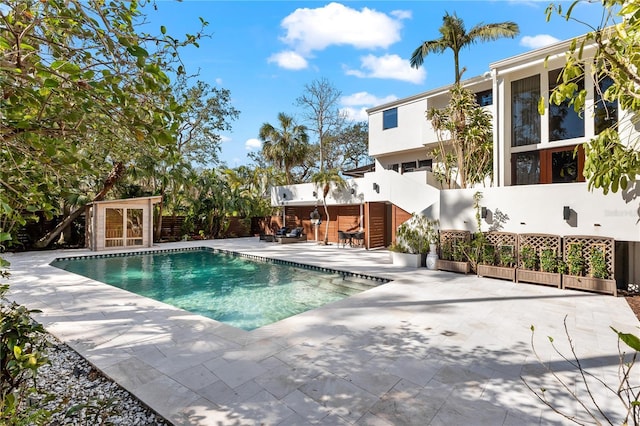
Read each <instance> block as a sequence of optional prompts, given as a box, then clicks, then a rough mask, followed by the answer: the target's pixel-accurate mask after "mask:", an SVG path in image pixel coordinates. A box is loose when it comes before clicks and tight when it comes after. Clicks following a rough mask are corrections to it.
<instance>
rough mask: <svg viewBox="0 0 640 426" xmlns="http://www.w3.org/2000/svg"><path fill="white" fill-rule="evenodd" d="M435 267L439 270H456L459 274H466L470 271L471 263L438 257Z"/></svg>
mask: <svg viewBox="0 0 640 426" xmlns="http://www.w3.org/2000/svg"><path fill="white" fill-rule="evenodd" d="M436 269H439V270H441V271H450V272H457V273H459V274H468V273H469V272H471V264H470V263H469V262H458V261H455V260H442V259H438V260H437V261H436Z"/></svg>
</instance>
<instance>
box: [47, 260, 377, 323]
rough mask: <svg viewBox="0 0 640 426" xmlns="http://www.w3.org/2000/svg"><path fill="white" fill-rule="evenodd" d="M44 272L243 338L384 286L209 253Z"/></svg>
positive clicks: (65, 264)
mask: <svg viewBox="0 0 640 426" xmlns="http://www.w3.org/2000/svg"><path fill="white" fill-rule="evenodd" d="M51 265H52V266H55V267H57V268H60V269H64V270H66V271H69V272H73V273H76V274H79V275H83V276H85V277H88V278H91V279H94V280H96V281H100V282H103V283H106V284H109V285H112V286H115V287H119V288H122V289H124V290H127V291H130V292H132V293H136V294H139V295H142V296H146V297H149V298H151V299H154V300H158V301H160V302H164V303H167V304H169V305H172V306H176V307H178V308H181V309H184V310H186V311H189V312H193V313H195V314H198V315H202V316H205V317H208V318H211V319H214V320H217V321H221V322H224V323H226V324H229V325H232V326H234V327H238V328H241V329H244V330H253V329H256V328H258V327H262V326H264V325H267V324H271V323H273V322H276V321H279V320H281V319H284V318H287V317H290V316H293V315H296V314H299V313H301V312H305V311H308V310H311V309H314V308H317V307H319V306H322V305H325V304H327V303H330V302H334V301H336V300H340V299H343V298H346V297H349V296H351V295H353V294H356V293H359V292H361V291H364V290H367V289H369V288H371V287H374V286H376V285H378V284H381V283H382V282H386V281H387V280H381V279H377V280H371V279H367V277H362V276H356V275H353V274H349V273H345V272H339V271H330V270H327V269H326V268H314V267H306V268H305V267H301V266H303V265H296V264H293V263H291V262H282V261H273V260H269V259H259V258H253V259H249V258H246V257H243V256H239V255H236V254H233V253H228V252H221V251H215V250H210V249H197V250H188V251H170V252H147V253H143V254H118V255H98V256H90V257H77V258H63V259H56V260H55V261H54V262H52V263H51Z"/></svg>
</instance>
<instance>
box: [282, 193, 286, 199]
mask: <svg viewBox="0 0 640 426" xmlns="http://www.w3.org/2000/svg"><path fill="white" fill-rule="evenodd" d="M282 198H283V199H285V200H286V199H287V193H286V192H283V193H282Z"/></svg>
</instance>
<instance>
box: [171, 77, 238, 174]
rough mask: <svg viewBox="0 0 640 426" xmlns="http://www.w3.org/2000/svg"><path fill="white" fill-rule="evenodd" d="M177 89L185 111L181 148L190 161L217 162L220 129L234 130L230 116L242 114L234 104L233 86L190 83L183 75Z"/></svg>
mask: <svg viewBox="0 0 640 426" xmlns="http://www.w3.org/2000/svg"><path fill="white" fill-rule="evenodd" d="M175 91H176V98H177V101H178V102H181V103H182V107H183V111H184V112H183V113H182V114H181V115H180V117H179V120H178V122H179V125H178V131H177V146H176V148H177V150H178V151H179V152H180V153H182V155H183V156H184V157H185V159H186V160H187V161H190V162H193V163H198V164H202V165H206V164H217V163H218V152H219V151H220V143H221V136H220V132H222V131H227V130H230V129H231V124H230V123H229V120H233V119H236V118H237V117H238V115H239V111H238V110H236V109H235V108H234V107H233V106H232V105H231V94H230V92H229V90H227V89H223V88H218V87H211V86H210V85H209V84H207V83H205V82H202V81H197V82H196V83H195V85H193V86H190V87H189V86H188V80H187V79H186V78H185V77H184V76H182V77H181V78H180V79H179V82H178V85H177V87H176V89H175Z"/></svg>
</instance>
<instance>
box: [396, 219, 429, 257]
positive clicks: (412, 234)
mask: <svg viewBox="0 0 640 426" xmlns="http://www.w3.org/2000/svg"><path fill="white" fill-rule="evenodd" d="M437 227H438V221H437V220H431V219H429V218H427V217H426V216H424V215H421V214H416V213H414V214H413V215H411V218H410V219H409V220H407V221H406V222H404V223H403V224H401V225H400V226H399V227H398V230H397V231H396V241H397V242H398V245H399V246H400V247H402V248H404V250H405V252H406V253H414V254H426V253H427V252H428V251H429V245H430V244H436V243H437V241H438V229H437Z"/></svg>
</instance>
